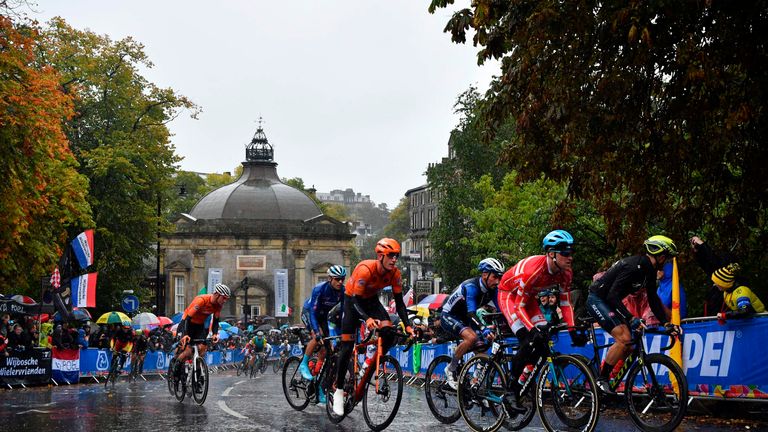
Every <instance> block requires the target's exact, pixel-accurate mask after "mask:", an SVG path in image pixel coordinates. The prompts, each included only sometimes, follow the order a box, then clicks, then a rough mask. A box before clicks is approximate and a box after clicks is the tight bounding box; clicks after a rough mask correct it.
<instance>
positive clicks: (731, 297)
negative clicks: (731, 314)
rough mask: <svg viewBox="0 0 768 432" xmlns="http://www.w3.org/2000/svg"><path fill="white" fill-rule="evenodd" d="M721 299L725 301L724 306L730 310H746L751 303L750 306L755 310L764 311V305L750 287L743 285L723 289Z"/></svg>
mask: <svg viewBox="0 0 768 432" xmlns="http://www.w3.org/2000/svg"><path fill="white" fill-rule="evenodd" d="M723 300H724V301H725V305H726V307H728V309H730V310H732V311H736V310H746V309H747V308H748V307H749V306H750V305H752V308H753V309H754V310H755V312H758V313H760V312H765V306H764V305H763V302H761V301H760V299H759V298H757V296H756V295H755V293H753V292H752V290H751V289H749V288H747V287H745V286H740V287H738V288H736V289H734V290H733V291H730V292H728V291H724V292H723Z"/></svg>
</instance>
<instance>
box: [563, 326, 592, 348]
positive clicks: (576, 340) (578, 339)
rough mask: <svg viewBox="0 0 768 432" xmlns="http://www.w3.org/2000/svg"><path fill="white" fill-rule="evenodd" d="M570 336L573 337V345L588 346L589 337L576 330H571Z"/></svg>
mask: <svg viewBox="0 0 768 432" xmlns="http://www.w3.org/2000/svg"><path fill="white" fill-rule="evenodd" d="M568 334H569V335H570V336H571V344H573V346H577V347H582V346H584V345H586V344H587V340H588V339H587V335H585V334H584V333H580V332H577V331H576V330H569V331H568Z"/></svg>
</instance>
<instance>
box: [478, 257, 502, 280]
mask: <svg viewBox="0 0 768 432" xmlns="http://www.w3.org/2000/svg"><path fill="white" fill-rule="evenodd" d="M477 269H478V270H480V271H481V272H489V273H493V274H495V275H496V276H501V275H503V274H504V264H502V263H501V261H499V260H497V259H496V258H486V259H484V260H482V261H480V264H478V265H477Z"/></svg>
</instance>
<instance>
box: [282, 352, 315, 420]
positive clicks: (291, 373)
mask: <svg viewBox="0 0 768 432" xmlns="http://www.w3.org/2000/svg"><path fill="white" fill-rule="evenodd" d="M300 365H301V359H300V358H299V357H295V356H294V357H290V358H289V359H288V360H286V362H285V366H283V394H284V395H285V400H287V401H288V405H290V406H291V408H293V409H295V410H297V411H301V410H303V409H304V408H306V407H307V405H309V397H307V386H308V385H309V382H307V380H305V379H304V378H302V377H301V373H300V372H299V366H300Z"/></svg>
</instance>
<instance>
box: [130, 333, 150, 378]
mask: <svg viewBox="0 0 768 432" xmlns="http://www.w3.org/2000/svg"><path fill="white" fill-rule="evenodd" d="M147 336H149V329H144V331H142V330H136V332H135V335H134V343H133V349H132V350H131V364H132V365H136V367H137V368H138V373H139V375H141V374H143V373H144V357H145V356H146V355H147V348H148V347H149V339H148V338H147Z"/></svg>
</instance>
